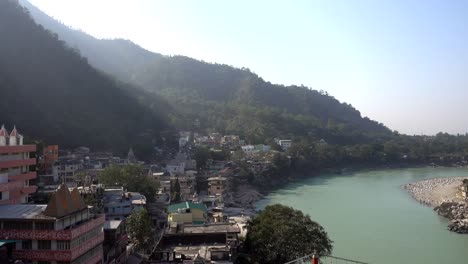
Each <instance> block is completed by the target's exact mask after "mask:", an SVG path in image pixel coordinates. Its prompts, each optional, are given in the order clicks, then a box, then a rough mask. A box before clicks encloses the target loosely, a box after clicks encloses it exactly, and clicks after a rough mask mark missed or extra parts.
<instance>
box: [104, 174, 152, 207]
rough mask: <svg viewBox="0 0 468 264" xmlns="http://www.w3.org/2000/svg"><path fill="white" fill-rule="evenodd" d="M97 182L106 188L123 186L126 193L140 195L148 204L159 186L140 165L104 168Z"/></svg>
mask: <svg viewBox="0 0 468 264" xmlns="http://www.w3.org/2000/svg"><path fill="white" fill-rule="evenodd" d="M99 182H100V183H102V184H104V185H107V186H123V187H124V188H125V189H127V191H130V192H139V193H142V194H143V195H144V196H146V199H148V201H150V202H151V201H153V200H154V197H155V195H156V191H157V189H158V185H159V184H158V182H156V181H155V180H154V179H153V178H151V177H149V176H148V175H147V174H146V173H145V172H144V170H143V167H141V166H140V165H127V166H111V167H108V168H105V169H104V171H102V172H101V174H100V175H99Z"/></svg>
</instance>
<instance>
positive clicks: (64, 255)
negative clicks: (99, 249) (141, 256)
mask: <svg viewBox="0 0 468 264" xmlns="http://www.w3.org/2000/svg"><path fill="white" fill-rule="evenodd" d="M103 241H104V233H101V234H99V235H98V236H96V237H94V238H92V239H90V240H88V241H86V242H85V243H83V244H82V245H80V246H78V247H75V248H72V249H70V250H15V251H13V258H16V259H22V260H32V261H67V262H68V261H73V260H74V259H76V258H78V257H79V256H81V255H83V254H85V253H86V252H88V251H89V250H91V249H93V248H94V247H96V246H97V245H99V244H101V243H102V242H103ZM98 255H99V254H98ZM101 255H102V253H101ZM94 259H95V257H93V261H94ZM96 260H98V259H97V258H96Z"/></svg>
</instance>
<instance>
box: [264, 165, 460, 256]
mask: <svg viewBox="0 0 468 264" xmlns="http://www.w3.org/2000/svg"><path fill="white" fill-rule="evenodd" d="M458 176H468V169H466V168H415V169H391V170H375V171H366V172H357V173H351V174H347V175H335V174H329V175H321V176H317V177H312V178H308V179H304V180H301V181H298V182H295V183H291V184H289V185H287V186H285V187H284V188H282V189H280V190H277V191H275V192H272V193H271V194H269V195H268V196H267V197H265V199H263V200H260V201H259V202H258V203H257V208H258V209H262V208H263V207H265V206H266V205H268V204H274V203H281V204H284V205H288V206H292V207H294V208H296V209H300V210H302V211H303V212H304V213H307V214H309V215H310V216H311V218H312V219H313V220H314V221H317V222H318V223H320V224H321V225H322V226H323V227H324V228H325V230H326V231H327V232H328V234H329V236H330V238H331V239H332V240H333V241H334V250H333V255H334V256H338V257H345V258H349V259H355V260H359V261H363V262H369V263H382V264H387V263H388V264H395V263H410V264H411V263H421V264H432V263H433V264H445V263H447V264H450V263H454V264H468V235H460V234H456V233H452V232H450V231H448V230H447V224H448V220H446V219H444V218H442V217H439V216H438V215H437V214H436V213H435V212H434V211H433V210H432V208H430V207H427V206H424V205H422V204H420V203H418V202H417V201H415V200H414V199H413V198H412V197H411V196H410V195H409V194H408V193H407V192H406V191H405V190H403V189H402V188H401V185H403V184H406V183H410V182H414V181H419V180H424V179H430V178H438V177H458Z"/></svg>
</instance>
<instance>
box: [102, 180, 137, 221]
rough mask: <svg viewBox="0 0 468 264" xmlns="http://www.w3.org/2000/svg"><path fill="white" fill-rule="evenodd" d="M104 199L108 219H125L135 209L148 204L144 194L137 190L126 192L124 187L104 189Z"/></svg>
mask: <svg viewBox="0 0 468 264" xmlns="http://www.w3.org/2000/svg"><path fill="white" fill-rule="evenodd" d="M102 200H103V207H104V213H105V214H106V217H107V219H108V220H125V218H127V217H128V216H129V215H130V214H131V213H132V212H133V211H136V210H140V209H143V208H144V207H145V206H146V197H145V196H144V195H142V194H140V193H137V192H125V191H124V189H123V188H122V187H119V188H106V189H104V194H103V199H102Z"/></svg>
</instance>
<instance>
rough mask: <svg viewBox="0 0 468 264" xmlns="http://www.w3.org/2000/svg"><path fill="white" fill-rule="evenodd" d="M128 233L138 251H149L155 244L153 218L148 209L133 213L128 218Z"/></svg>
mask: <svg viewBox="0 0 468 264" xmlns="http://www.w3.org/2000/svg"><path fill="white" fill-rule="evenodd" d="M127 232H128V235H129V236H130V239H131V240H132V241H133V243H135V246H136V248H137V249H138V250H149V249H151V247H152V245H153V244H154V234H153V229H152V224H151V218H150V216H149V214H148V211H146V209H144V208H143V209H141V210H137V211H133V212H132V214H131V215H130V216H129V217H128V218H127Z"/></svg>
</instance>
